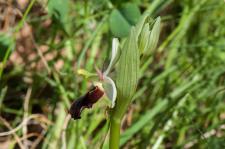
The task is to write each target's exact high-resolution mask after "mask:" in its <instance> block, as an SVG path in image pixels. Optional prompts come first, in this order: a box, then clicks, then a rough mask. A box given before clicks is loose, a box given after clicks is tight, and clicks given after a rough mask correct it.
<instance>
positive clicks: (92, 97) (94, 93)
mask: <svg viewBox="0 0 225 149" xmlns="http://www.w3.org/2000/svg"><path fill="white" fill-rule="evenodd" d="M103 95H104V92H103V91H102V90H100V89H99V87H98V86H94V87H93V88H92V89H91V90H90V91H88V92H87V93H86V94H85V95H84V96H81V97H79V98H78V99H76V100H75V101H74V102H73V103H72V105H71V107H70V109H69V113H70V115H71V117H72V118H73V119H80V118H81V112H82V111H83V110H84V109H85V108H91V107H92V105H93V104H94V103H96V102H97V101H98V100H99V99H100V98H101V97H102V96H103Z"/></svg>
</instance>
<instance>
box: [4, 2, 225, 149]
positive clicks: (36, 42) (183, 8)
mask: <svg viewBox="0 0 225 149" xmlns="http://www.w3.org/2000/svg"><path fill="white" fill-rule="evenodd" d="M0 12H1V13H0V118H1V119H0V132H5V131H8V130H10V129H13V128H16V127H17V126H18V125H19V124H21V122H22V121H24V119H27V123H26V125H23V126H22V127H21V129H19V130H18V131H17V132H16V133H13V135H7V136H4V137H3V136H2V137H1V136H0V146H2V148H4V147H5V148H19V147H23V146H31V148H43V149H48V148H60V146H61V145H62V142H63V140H62V139H61V133H62V130H63V124H64V119H65V116H66V114H67V110H68V108H69V105H70V103H71V102H72V101H73V100H74V99H76V98H77V97H79V96H81V95H82V94H84V93H85V92H86V91H87V88H88V87H90V85H91V82H89V81H88V80H86V79H85V78H82V77H81V76H79V75H78V74H77V70H78V69H80V68H83V69H86V70H88V71H90V72H95V66H98V67H99V68H104V64H105V63H107V61H108V59H109V56H110V51H111V41H112V38H113V37H118V38H120V39H122V38H124V37H126V36H127V34H128V32H129V30H130V27H131V26H132V25H135V24H136V23H137V21H138V19H139V18H140V16H141V15H142V14H143V13H144V12H145V13H149V14H150V16H151V17H152V19H154V18H156V17H157V16H161V18H162V26H161V35H160V39H159V44H158V48H157V49H156V50H154V51H151V53H149V55H148V56H144V57H142V59H143V60H142V61H143V63H142V64H141V72H140V73H141V76H142V78H141V81H140V82H139V86H138V91H137V92H136V94H135V97H134V99H133V103H132V105H131V106H130V108H129V110H128V111H127V114H126V116H125V117H124V120H123V126H122V128H121V130H122V136H121V138H120V143H121V144H120V145H121V148H140V149H145V148H153V149H157V148H160V149H161V148H203V149H204V148H212V149H222V148H225V67H224V66H225V38H224V37H225V26H224V25H225V16H224V14H225V3H224V1H222V0H182V1H181V0H149V1H148V0H133V1H129V2H128V1H126V0H122V1H119V0H115V1H109V0H92V1H88V0H76V1H75V0H74V1H69V0H49V1H47V0H37V1H35V0H31V1H28V0H27V1H26V0H25V1H22V0H17V1H10V0H6V1H0ZM106 105H107V104H106V98H103V99H101V100H100V101H99V102H98V103H97V104H96V105H95V106H94V107H93V108H92V109H91V110H85V111H84V112H83V113H82V119H80V120H78V121H74V120H71V121H70V123H69V125H68V128H67V129H66V135H67V140H66V142H67V148H68V149H74V148H76V149H80V148H82V149H85V148H87V149H89V148H101V147H102V148H107V132H108V116H107V114H106V111H107V106H106ZM32 116H33V117H35V116H36V117H35V118H31V117H32ZM24 140H25V141H24ZM64 141H65V140H64ZM2 148H1V149H2Z"/></svg>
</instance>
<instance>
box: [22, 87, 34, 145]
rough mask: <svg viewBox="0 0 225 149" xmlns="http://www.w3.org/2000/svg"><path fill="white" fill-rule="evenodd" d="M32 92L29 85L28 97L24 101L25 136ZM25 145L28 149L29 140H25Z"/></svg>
mask: <svg viewBox="0 0 225 149" xmlns="http://www.w3.org/2000/svg"><path fill="white" fill-rule="evenodd" d="M31 92H32V88H31V87H29V88H28V90H27V94H26V97H25V101H24V116H23V121H24V125H23V136H25V135H26V134H27V122H28V121H26V117H28V110H29V100H30V96H31ZM24 146H25V148H26V149H28V144H27V140H26V139H25V140H24Z"/></svg>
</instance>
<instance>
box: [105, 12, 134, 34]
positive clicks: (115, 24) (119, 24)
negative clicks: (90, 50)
mask: <svg viewBox="0 0 225 149" xmlns="http://www.w3.org/2000/svg"><path fill="white" fill-rule="evenodd" d="M109 26H110V29H111V32H112V33H113V35H114V36H115V37H126V36H127V35H128V34H129V31H130V28H131V25H130V24H129V23H128V21H127V20H126V19H125V18H124V17H123V16H122V14H121V13H120V12H119V11H118V10H117V9H114V10H113V11H112V12H111V14H110V17H109Z"/></svg>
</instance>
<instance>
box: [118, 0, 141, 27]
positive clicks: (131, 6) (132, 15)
mask: <svg viewBox="0 0 225 149" xmlns="http://www.w3.org/2000/svg"><path fill="white" fill-rule="evenodd" d="M119 10H120V12H121V13H122V15H123V16H124V17H125V18H126V20H127V21H128V22H129V23H130V24H131V25H135V24H136V23H137V22H138V20H139V18H140V17H141V12H140V10H139V8H138V5H137V4H135V3H125V4H123V5H122V7H121V8H120V9H119Z"/></svg>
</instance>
